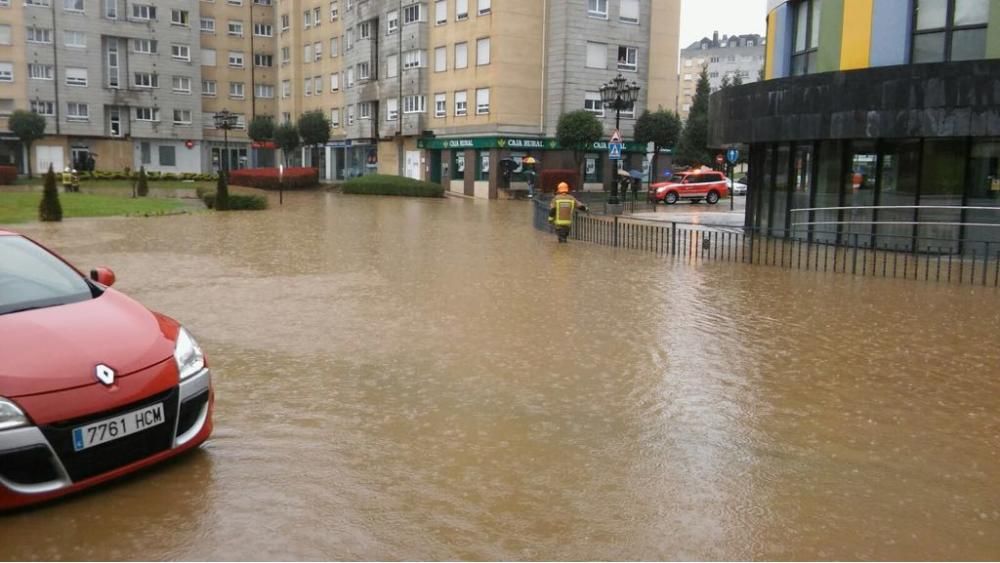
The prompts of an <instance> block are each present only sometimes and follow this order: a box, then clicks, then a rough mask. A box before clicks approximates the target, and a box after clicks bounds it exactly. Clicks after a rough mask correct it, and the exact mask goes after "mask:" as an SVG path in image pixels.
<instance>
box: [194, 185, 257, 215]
mask: <svg viewBox="0 0 1000 563" xmlns="http://www.w3.org/2000/svg"><path fill="white" fill-rule="evenodd" d="M198 197H200V198H201V200H202V201H204V202H205V205H206V206H207V207H208V208H209V209H215V192H206V191H203V190H202V189H200V188H199V189H198ZM259 209H267V198H266V197H264V196H262V195H244V194H229V210H230V211H256V210H259Z"/></svg>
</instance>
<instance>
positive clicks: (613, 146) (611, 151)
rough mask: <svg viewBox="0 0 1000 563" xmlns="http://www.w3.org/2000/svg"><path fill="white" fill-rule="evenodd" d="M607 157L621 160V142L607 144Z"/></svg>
mask: <svg viewBox="0 0 1000 563" xmlns="http://www.w3.org/2000/svg"><path fill="white" fill-rule="evenodd" d="M608 158H609V159H611V160H621V158H622V144H621V143H610V144H609V145H608Z"/></svg>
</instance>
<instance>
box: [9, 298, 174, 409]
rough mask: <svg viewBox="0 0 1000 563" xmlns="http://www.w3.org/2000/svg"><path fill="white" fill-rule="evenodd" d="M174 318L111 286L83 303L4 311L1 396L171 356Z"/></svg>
mask: <svg viewBox="0 0 1000 563" xmlns="http://www.w3.org/2000/svg"><path fill="white" fill-rule="evenodd" d="M176 334H177V327H176V324H175V323H173V322H172V321H170V320H169V319H167V318H166V317H162V316H160V315H157V314H154V313H153V312H152V311H150V310H149V309H146V308H145V307H143V306H142V305H140V304H139V303H137V302H135V301H133V300H132V299H130V298H129V297H127V296H125V295H123V294H121V293H118V292H117V291H115V290H113V289H108V290H105V292H104V294H102V295H101V296H100V297H98V298H96V299H89V300H87V301H81V302H79V303H72V304H69V305H60V306H57V307H48V308H45V309H36V310H34V311H24V312H21V313H10V314H7V315H0V396H5V397H19V396H24V395H37V394H39V393H49V392H53V391H60V390H65V389H70V388H74V387H81V386H85V385H92V384H95V383H97V376H96V374H95V369H96V367H97V365H98V364H105V365H107V366H109V367H111V368H112V369H114V370H115V372H116V374H117V376H118V377H127V376H128V375H129V374H131V373H135V372H137V371H139V370H142V369H144V368H147V367H149V366H152V365H154V364H157V363H159V362H162V361H163V360H165V359H167V358H169V357H171V356H172V355H173V351H174V340H175V338H176Z"/></svg>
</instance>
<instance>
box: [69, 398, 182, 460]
mask: <svg viewBox="0 0 1000 563" xmlns="http://www.w3.org/2000/svg"><path fill="white" fill-rule="evenodd" d="M164 422H165V420H164V418H163V403H157V404H155V405H152V406H148V407H145V408H142V409H139V410H134V411H132V412H127V413H125V414H120V415H118V416H116V417H113V418H109V419H107V420H102V421H100V422H95V423H93V424H88V425H86V426H80V427H79V428H74V429H73V449H74V450H76V451H80V450H85V449H87V448H90V447H93V446H98V445H100V444H104V443H107V442H111V441H113V440H117V439H118V438H124V437H125V436H128V435H130V434H135V433H136V432H142V431H143V430H148V429H150V428H152V427H154V426H159V425H160V424H163V423H164Z"/></svg>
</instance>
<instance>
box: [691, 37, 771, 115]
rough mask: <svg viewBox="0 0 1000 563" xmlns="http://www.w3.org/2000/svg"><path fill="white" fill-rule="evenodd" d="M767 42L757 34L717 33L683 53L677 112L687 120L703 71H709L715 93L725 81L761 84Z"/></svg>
mask: <svg viewBox="0 0 1000 563" xmlns="http://www.w3.org/2000/svg"><path fill="white" fill-rule="evenodd" d="M766 46H767V39H766V38H765V37H762V36H760V35H757V34H750V35H723V36H722V37H721V38H720V37H719V32H718V31H716V32H715V33H714V34H713V35H712V37H711V38H709V37H705V38H703V39H702V40H701V41H696V42H694V43H692V44H691V45H688V46H687V47H685V48H684V49H681V66H680V72H679V73H678V75H677V79H678V83H679V86H678V98H677V112H678V113H679V114H680V116H681V119H687V117H688V112H689V111H690V109H691V103H692V102H693V100H694V93H695V89H696V87H697V86H698V78H699V77H700V75H701V69H702V68H707V69H708V82H709V85H710V86H711V88H712V91H713V92H715V91H717V90H718V89H719V88H721V87H722V84H723V82H724V81H728V82H730V83H732V82H734V81H735V82H742V83H743V84H749V83H751V82H757V81H758V80H759V79H760V77H761V71H763V70H764V51H765V49H766V48H767V47H766Z"/></svg>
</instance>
